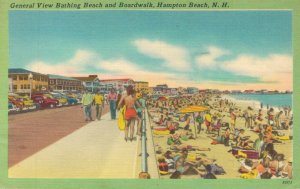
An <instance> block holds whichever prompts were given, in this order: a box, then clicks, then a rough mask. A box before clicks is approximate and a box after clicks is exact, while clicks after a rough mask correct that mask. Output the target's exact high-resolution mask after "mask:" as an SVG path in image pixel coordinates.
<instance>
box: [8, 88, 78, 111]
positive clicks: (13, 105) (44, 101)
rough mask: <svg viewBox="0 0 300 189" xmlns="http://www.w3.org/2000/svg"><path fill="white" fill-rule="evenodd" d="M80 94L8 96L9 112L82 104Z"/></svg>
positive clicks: (59, 93) (56, 93) (60, 93)
mask: <svg viewBox="0 0 300 189" xmlns="http://www.w3.org/2000/svg"><path fill="white" fill-rule="evenodd" d="M81 97H82V96H81V94H80V93H69V92H65V93H62V92H49V93H35V94H32V95H31V98H30V97H29V96H28V95H24V96H23V95H17V94H9V95H8V112H9V113H13V112H27V111H32V110H38V109H45V108H55V107H62V106H70V105H76V104H78V103H80V102H81Z"/></svg>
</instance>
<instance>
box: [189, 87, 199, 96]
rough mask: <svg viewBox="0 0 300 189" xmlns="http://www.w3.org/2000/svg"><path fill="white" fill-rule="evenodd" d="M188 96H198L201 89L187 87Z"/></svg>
mask: <svg viewBox="0 0 300 189" xmlns="http://www.w3.org/2000/svg"><path fill="white" fill-rule="evenodd" d="M186 90H187V93H188V94H198V93H199V89H198V88H196V87H187V88H186Z"/></svg>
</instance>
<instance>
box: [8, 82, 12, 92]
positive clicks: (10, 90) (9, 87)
mask: <svg viewBox="0 0 300 189" xmlns="http://www.w3.org/2000/svg"><path fill="white" fill-rule="evenodd" d="M8 92H9V93H13V80H12V78H8Z"/></svg>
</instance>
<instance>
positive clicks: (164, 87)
mask: <svg viewBox="0 0 300 189" xmlns="http://www.w3.org/2000/svg"><path fill="white" fill-rule="evenodd" d="M156 87H157V88H162V89H167V88H168V85H167V84H161V85H156Z"/></svg>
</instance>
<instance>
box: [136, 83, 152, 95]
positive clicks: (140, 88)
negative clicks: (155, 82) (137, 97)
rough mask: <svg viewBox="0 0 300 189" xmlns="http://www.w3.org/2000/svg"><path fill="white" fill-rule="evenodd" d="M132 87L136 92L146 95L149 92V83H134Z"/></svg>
mask: <svg viewBox="0 0 300 189" xmlns="http://www.w3.org/2000/svg"><path fill="white" fill-rule="evenodd" d="M134 85H135V86H134V87H135V90H136V91H137V92H142V93H148V92H149V82H147V81H135V82H134Z"/></svg>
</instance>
